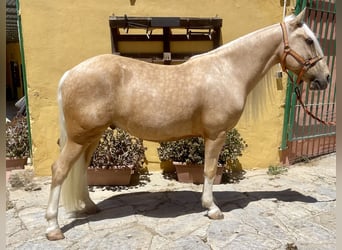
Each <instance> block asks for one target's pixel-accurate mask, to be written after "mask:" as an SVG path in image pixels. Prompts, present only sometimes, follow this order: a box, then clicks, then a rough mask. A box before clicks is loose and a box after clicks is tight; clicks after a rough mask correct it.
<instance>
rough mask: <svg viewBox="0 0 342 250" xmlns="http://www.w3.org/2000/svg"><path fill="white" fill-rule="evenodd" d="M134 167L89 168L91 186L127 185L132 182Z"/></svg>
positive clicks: (89, 183)
mask: <svg viewBox="0 0 342 250" xmlns="http://www.w3.org/2000/svg"><path fill="white" fill-rule="evenodd" d="M131 175H132V169H130V168H123V169H92V168H88V185H90V186H127V185H129V184H130V182H131Z"/></svg>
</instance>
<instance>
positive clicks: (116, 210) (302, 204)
mask: <svg viewBox="0 0 342 250" xmlns="http://www.w3.org/2000/svg"><path fill="white" fill-rule="evenodd" d="M244 177H245V178H244V179H242V180H241V181H240V182H238V183H233V184H220V185H215V186H214V195H215V198H216V201H217V204H218V205H219V206H220V208H221V209H222V211H223V213H224V216H225V217H224V219H223V220H218V221H215V220H210V219H209V218H208V217H206V212H205V210H204V209H203V208H202V207H201V204H200V197H201V191H202V185H195V184H182V183H178V182H177V181H175V180H167V179H165V178H164V177H163V176H162V174H161V173H157V172H153V173H151V175H150V180H151V181H150V182H147V183H146V185H143V186H138V187H133V188H127V189H123V190H120V191H112V190H106V189H103V190H102V189H98V188H96V189H94V192H91V193H90V195H91V197H92V198H93V200H94V201H95V202H96V203H97V204H98V206H99V207H100V208H101V212H100V213H97V214H95V215H91V216H88V217H84V218H77V219H75V218H74V219H72V218H68V217H67V214H66V213H65V211H64V209H63V207H61V208H60V210H59V211H60V212H59V222H60V226H61V227H62V231H63V232H64V233H65V237H66V238H65V239H64V240H60V241H54V242H50V241H48V240H46V238H45V229H46V225H47V224H46V221H45V219H44V214H45V209H46V205H47V200H48V192H49V186H50V178H46V177H44V178H42V177H40V178H37V177H36V178H34V179H33V185H31V187H29V188H17V189H14V188H9V190H10V193H9V195H10V207H11V208H10V209H8V210H7V212H6V217H7V225H6V227H7V228H6V234H7V241H6V249H30V250H31V249H101V250H102V249H120V250H121V249H163V250H164V249H196V250H201V249H234V250H235V249H239V250H240V249H241V250H250V249H260V250H261V249H267V250H268V249H287V250H295V249H300V250H302V249H308V250H309V249H310V250H315V249H317V250H318V249H319V250H322V249H336V232H335V231H336V154H331V155H328V156H324V157H322V158H320V159H316V160H313V161H311V162H309V163H301V164H297V165H294V166H291V167H290V168H289V169H288V171H287V172H285V173H283V174H280V175H277V176H272V175H268V174H267V169H262V170H251V171H247V172H246V174H245V175H244ZM25 189H26V191H25Z"/></svg>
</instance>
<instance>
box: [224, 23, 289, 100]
mask: <svg viewBox="0 0 342 250" xmlns="http://www.w3.org/2000/svg"><path fill="white" fill-rule="evenodd" d="M281 44H282V34H281V29H280V25H272V26H269V27H266V28H264V29H261V30H258V31H255V32H253V33H250V34H248V35H246V36H243V37H241V38H239V39H237V40H235V41H233V42H231V43H228V44H226V45H224V46H223V47H222V49H221V50H219V51H218V53H219V54H221V55H222V56H221V58H222V61H228V63H229V64H230V65H231V67H229V68H230V70H228V71H227V68H226V69H225V70H226V72H227V73H228V74H230V76H233V77H234V78H235V80H238V81H239V82H238V84H239V85H240V87H241V85H244V86H245V91H246V94H248V93H249V92H250V91H251V90H252V89H253V88H254V87H255V85H256V84H257V83H258V82H259V80H260V79H261V78H262V77H263V76H264V75H265V74H266V73H267V72H268V71H269V70H270V68H271V67H272V66H273V65H275V64H276V63H279V61H280V58H279V49H280V48H281V46H280V45H281ZM223 72H225V71H224V70H223Z"/></svg>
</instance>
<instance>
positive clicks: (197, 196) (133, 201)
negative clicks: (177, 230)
mask: <svg viewBox="0 0 342 250" xmlns="http://www.w3.org/2000/svg"><path fill="white" fill-rule="evenodd" d="M214 197H215V200H216V203H217V204H218V206H219V207H220V208H221V210H222V212H230V211H232V210H234V209H241V208H245V207H246V206H247V205H248V204H249V203H251V202H254V201H258V200H262V199H272V200H274V202H278V201H283V202H304V203H315V202H318V201H317V199H315V198H313V197H311V196H305V195H303V194H301V193H299V192H297V191H293V190H291V189H285V190H281V191H253V192H236V191H221V192H214ZM200 200H201V193H200V192H194V191H166V192H136V193H127V194H119V195H114V196H112V197H110V198H108V199H106V200H103V201H101V202H100V203H98V204H97V205H98V207H99V208H100V209H101V211H100V212H99V213H97V214H94V215H89V216H86V217H85V215H84V214H83V215H79V218H76V219H75V220H74V221H72V222H71V223H69V224H67V225H65V226H63V227H62V231H63V232H67V231H68V230H70V229H72V228H73V227H75V226H78V225H82V224H85V223H88V222H91V221H104V222H105V220H106V219H115V218H122V217H126V216H130V215H135V214H140V215H144V216H149V217H154V218H175V217H177V216H181V215H184V214H192V213H202V212H204V211H205V209H204V208H202V207H201V202H200ZM82 216H83V218H81V217H82ZM199 216H200V215H199Z"/></svg>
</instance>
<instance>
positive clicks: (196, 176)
mask: <svg viewBox="0 0 342 250" xmlns="http://www.w3.org/2000/svg"><path fill="white" fill-rule="evenodd" d="M173 165H174V166H175V168H176V173H177V178H178V181H179V182H184V183H195V184H203V183H204V165H202V164H184V163H179V162H174V163H173ZM222 173H223V167H218V168H217V172H216V177H215V180H214V184H220V183H221V179H222Z"/></svg>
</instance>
